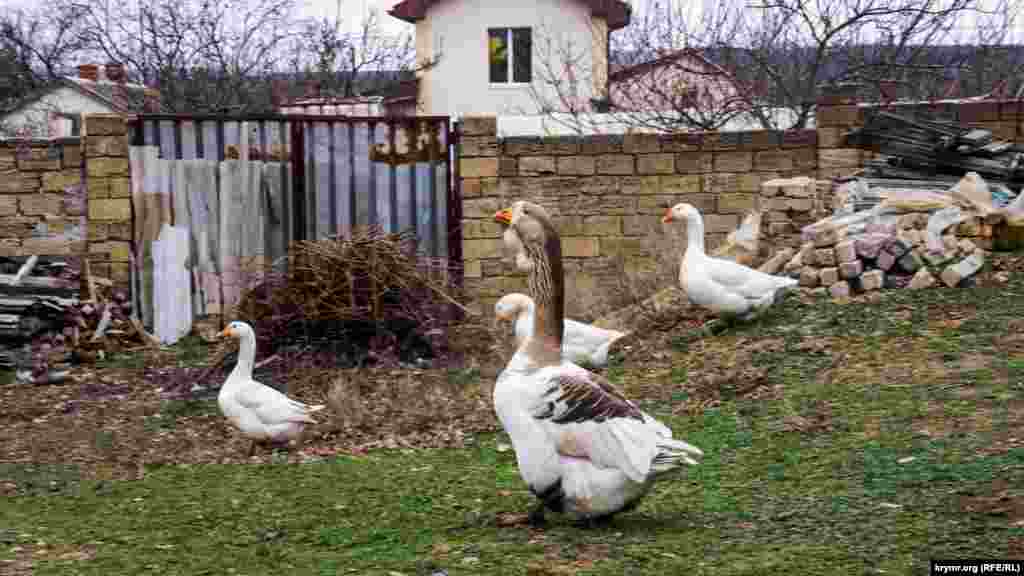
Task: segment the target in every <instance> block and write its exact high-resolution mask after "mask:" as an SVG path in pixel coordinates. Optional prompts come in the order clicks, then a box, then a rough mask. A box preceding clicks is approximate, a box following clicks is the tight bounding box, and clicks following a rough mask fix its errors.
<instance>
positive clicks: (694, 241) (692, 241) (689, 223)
mask: <svg viewBox="0 0 1024 576" xmlns="http://www.w3.org/2000/svg"><path fill="white" fill-rule="evenodd" d="M691 248H692V249H694V250H700V251H701V252H702V253H703V252H704V219H703V218H701V217H700V214H691V215H690V216H689V217H688V218H687V219H686V249H687V250H690V249H691Z"/></svg>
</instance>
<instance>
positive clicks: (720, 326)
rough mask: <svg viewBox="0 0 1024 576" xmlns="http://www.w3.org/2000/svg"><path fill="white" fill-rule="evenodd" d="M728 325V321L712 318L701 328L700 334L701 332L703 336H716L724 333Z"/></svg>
mask: <svg viewBox="0 0 1024 576" xmlns="http://www.w3.org/2000/svg"><path fill="white" fill-rule="evenodd" d="M730 324H731V323H730V322H729V321H728V320H724V319H722V318H714V319H711V320H708V321H707V322H705V323H704V324H703V325H702V326H701V332H703V333H704V335H705V336H717V335H719V334H721V333H723V332H725V331H726V330H727V329H728V328H729V326H730Z"/></svg>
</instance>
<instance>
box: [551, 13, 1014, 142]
mask: <svg viewBox="0 0 1024 576" xmlns="http://www.w3.org/2000/svg"><path fill="white" fill-rule="evenodd" d="M1014 15H1015V14H1014V13H1013V11H1012V8H1011V4H1010V3H1009V2H1008V0H994V1H988V0H986V1H984V2H983V1H982V0H924V1H918V0H753V1H752V3H747V4H745V5H740V4H738V3H736V2H720V1H719V2H711V1H710V0H709V1H706V2H705V4H704V5H702V6H698V7H697V9H695V8H694V6H693V5H692V4H684V3H667V4H660V3H658V4H653V5H651V6H649V7H648V9H647V10H646V11H645V12H643V13H641V14H637V15H635V16H634V18H633V21H632V23H631V25H630V26H628V27H627V28H625V29H623V30H621V31H618V32H615V33H614V34H612V35H611V37H612V46H611V47H610V53H611V58H610V64H609V67H610V68H612V69H613V71H612V73H611V76H610V82H609V87H608V94H607V95H606V96H605V97H604V98H599V99H598V100H597V101H596V102H594V103H592V104H594V105H593V106H592V107H590V108H589V109H581V108H580V107H579V106H578V101H579V98H578V95H577V94H576V93H577V92H578V89H577V88H574V87H573V86H572V85H571V83H569V82H567V81H566V79H565V77H564V74H552V73H548V71H550V70H551V69H552V68H554V69H556V71H557V70H559V69H560V68H561V67H562V63H564V62H568V58H566V57H565V56H564V55H563V56H562V57H561V59H560V60H557V61H556V64H554V65H548V67H543V66H542V67H539V68H540V72H539V73H538V74H537V75H536V77H535V84H539V85H540V86H541V87H542V88H541V89H538V90H535V91H534V92H535V94H537V97H536V98H535V99H536V100H537V104H538V109H539V110H540V111H541V113H545V114H549V115H552V116H558V117H559V118H560V119H561V121H562V122H563V123H564V124H566V125H570V126H572V127H573V128H574V129H576V130H578V131H595V130H598V131H599V130H601V129H602V126H601V124H604V129H607V125H608V124H609V123H610V124H615V125H617V126H620V127H621V126H627V127H629V128H633V129H647V130H652V131H660V132H678V131H692V130H715V129H721V128H723V127H728V126H730V125H732V126H745V127H759V128H765V129H787V128H802V127H806V126H808V125H809V122H810V121H811V120H812V118H813V112H814V103H815V101H816V99H817V96H818V91H819V90H820V86H821V85H823V84H832V83H842V82H858V83H862V84H867V85H870V86H874V87H875V91H874V92H872V93H870V94H869V96H870V97H872V98H876V97H879V96H881V97H883V98H892V97H905V98H920V99H927V98H934V97H948V96H950V95H955V96H966V95H979V96H983V95H986V94H989V93H991V92H993V91H996V92H998V93H1003V94H1005V93H1008V92H1013V91H1014V90H1015V89H1016V86H1017V85H1018V84H1020V82H1019V81H1016V80H1015V79H1016V77H1017V76H1018V75H1019V74H1018V72H1019V71H1020V70H1021V68H1020V65H1019V64H1020V63H1021V61H1022V60H1024V58H1022V57H1021V56H1024V50H1021V49H1020V48H1018V47H1008V46H1004V41H1005V39H1006V34H1007V31H1008V30H1010V24H1011V22H1012V20H1013V17H1014ZM968 30H969V31H968ZM577 84H578V85H579V84H580V82H579V81H577ZM582 84H585V82H583V83H582ZM894 89H895V92H894ZM883 92H884V94H883ZM951 93H952V94H951ZM552 94H553V95H554V97H552V96H551V95H552ZM545 96H546V99H545ZM595 110H598V111H607V112H608V114H605V115H601V116H594V115H593V114H592V112H594V111H595Z"/></svg>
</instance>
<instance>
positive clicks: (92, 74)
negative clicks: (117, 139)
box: [0, 64, 160, 138]
mask: <svg viewBox="0 0 1024 576" xmlns="http://www.w3.org/2000/svg"><path fill="white" fill-rule="evenodd" d="M159 101H160V93H159V92H157V91H156V90H153V89H150V88H147V87H145V86H142V85H140V84H130V83H128V82H125V78H124V68H123V67H122V66H121V65H120V64H107V65H106V66H105V67H103V68H101V67H99V66H98V65H96V64H83V65H81V66H79V67H78V76H77V77H73V76H66V77H64V78H62V79H61V80H60V81H59V82H56V83H54V84H53V85H52V86H50V87H49V88H48V89H47V90H45V91H43V92H40V93H39V94H36V95H35V97H33V98H29V99H27V100H26V101H24V102H22V103H21V104H20V105H19V106H18V107H16V108H14V109H13V110H10V111H8V112H7V113H5V114H3V115H2V116H0V137H5V136H6V137H12V136H19V137H31V138H60V137H64V136H78V135H79V134H80V130H81V125H82V124H81V123H82V114H124V115H131V114H136V113H139V112H157V111H159V107H160V104H159Z"/></svg>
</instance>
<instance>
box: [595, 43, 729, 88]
mask: <svg viewBox="0 0 1024 576" xmlns="http://www.w3.org/2000/svg"><path fill="white" fill-rule="evenodd" d="M683 58H693V59H694V60H696V61H697V62H698V63H699V64H700V65H702V66H706V67H707V68H708V69H709V71H710V72H721V73H724V72H725V70H724V69H723V68H722V67H721V66H719V65H718V64H715V63H714V62H712V61H711V60H708V58H707V57H705V56H704V54H703V53H702V52H701V51H700V50H697V49H695V48H683V49H682V50H676V51H675V52H670V53H668V54H663V55H661V56H657V57H655V58H651V59H650V60H645V61H643V62H640V63H639V64H630V65H619V66H617V67H616V69H614V70H612V72H611V74H609V75H608V81H609V82H623V81H625V80H628V79H630V78H635V77H636V76H640V75H641V74H645V73H647V72H650V71H651V70H654V69H655V68H658V67H659V66H665V65H667V64H671V63H673V62H678V61H679V60H682V59H683Z"/></svg>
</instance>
